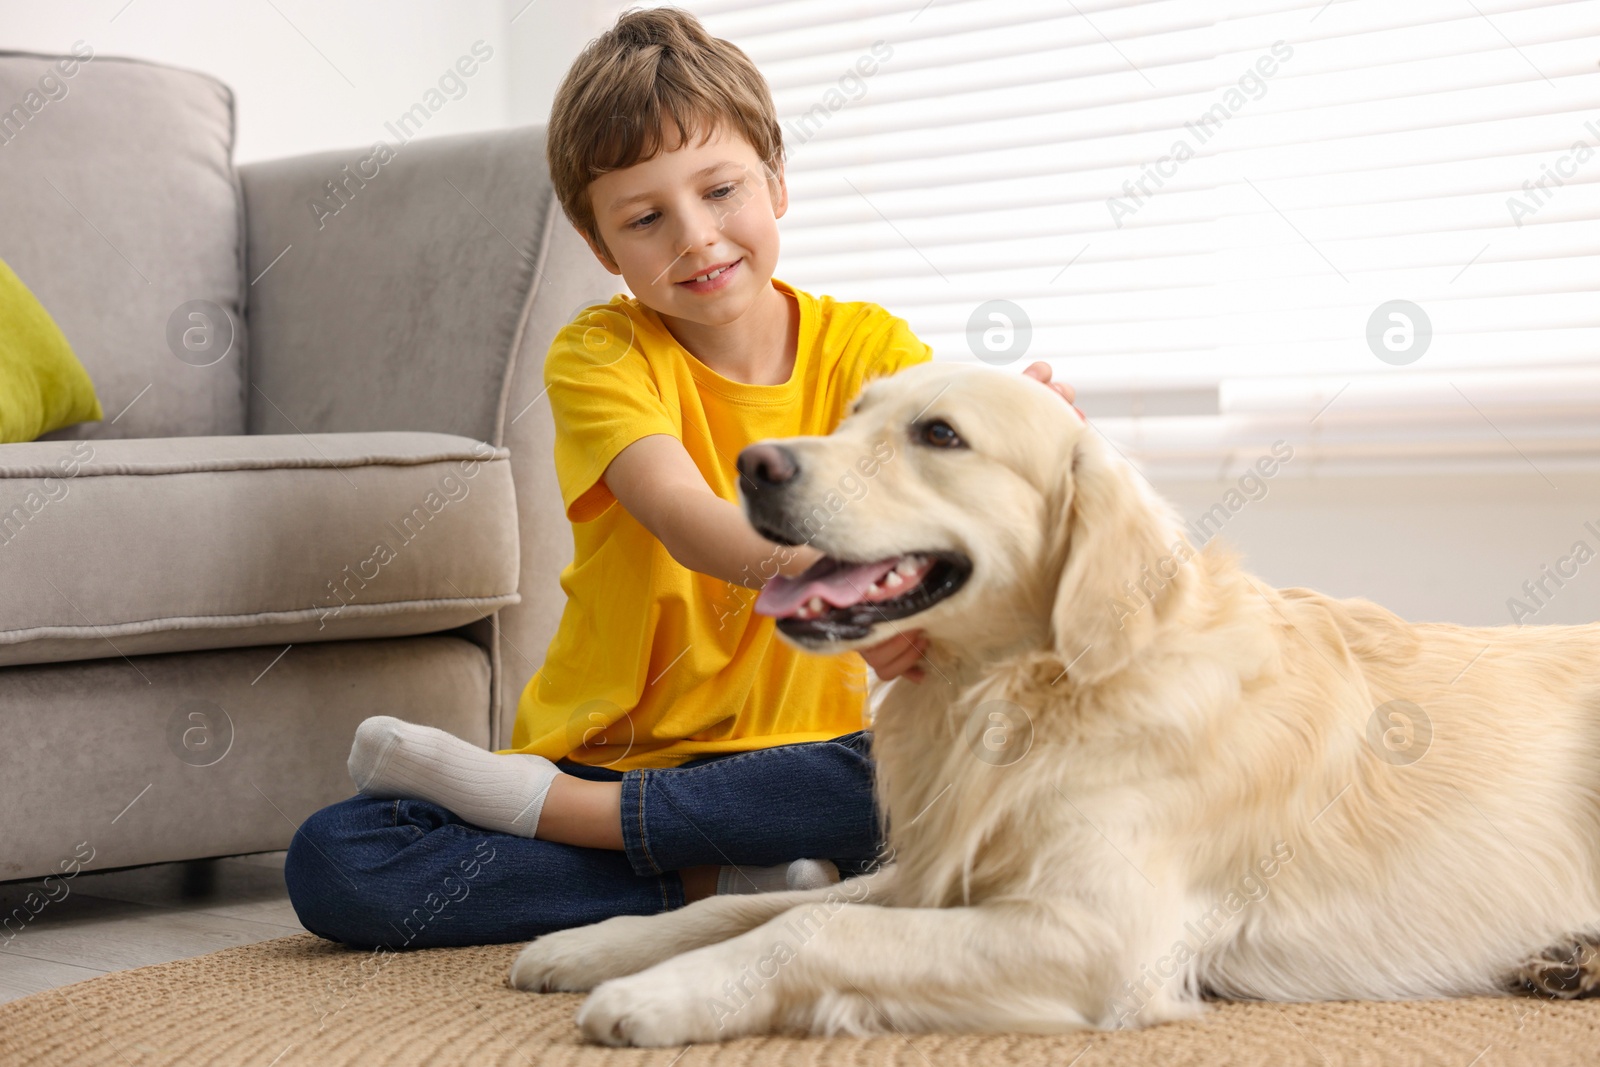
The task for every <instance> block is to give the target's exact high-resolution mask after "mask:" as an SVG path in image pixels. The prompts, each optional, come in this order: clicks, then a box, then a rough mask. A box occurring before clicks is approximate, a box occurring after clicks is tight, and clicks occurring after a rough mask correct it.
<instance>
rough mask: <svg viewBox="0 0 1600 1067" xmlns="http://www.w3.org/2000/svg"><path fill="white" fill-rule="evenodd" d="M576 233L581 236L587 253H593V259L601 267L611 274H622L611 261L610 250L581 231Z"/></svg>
mask: <svg viewBox="0 0 1600 1067" xmlns="http://www.w3.org/2000/svg"><path fill="white" fill-rule="evenodd" d="M578 233H579V234H581V235H582V236H583V241H584V243H585V244H587V245H588V246H589V251H591V252H593V253H594V258H596V259H598V260H599V261H600V265H601V266H602V267H604V268H605V269H606V270H608V271H610V272H611V273H612V274H621V273H622V268H621V267H618V266H617V264H616V262H615V261H614V260H612V258H611V252H610V250H609V249H607V248H606V246H605V245H604V244H603V243H601V242H599V241H597V240H595V239H594V237H592V236H590V235H589V234H588V233H587V232H585V231H583V230H578Z"/></svg>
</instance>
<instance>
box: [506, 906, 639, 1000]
mask: <svg viewBox="0 0 1600 1067" xmlns="http://www.w3.org/2000/svg"><path fill="white" fill-rule="evenodd" d="M653 918H658V916H648V915H618V916H614V917H612V918H610V919H606V920H604V921H603V922H597V923H594V924H593V925H590V926H578V927H574V928H573V929H570V930H557V931H555V932H554V933H549V934H545V935H544V936H543V937H541V938H539V939H538V940H537V941H533V942H530V943H529V944H528V946H527V947H526V948H524V949H523V950H522V951H521V952H520V953H518V955H517V958H516V961H515V962H513V963H512V964H511V975H510V979H509V980H510V983H511V988H513V989H525V990H528V991H529V992H534V993H551V992H565V993H586V992H588V991H589V990H591V989H593V988H594V987H595V986H597V985H599V984H600V983H601V982H604V981H605V980H606V979H608V978H619V977H621V976H623V975H628V974H634V973H635V972H638V971H642V970H644V969H645V968H646V967H649V966H650V965H651V964H654V963H656V962H658V958H657V957H656V956H655V955H654V954H653V953H651V952H650V951H649V950H648V948H647V946H648V945H649V944H650V940H651V939H649V938H647V937H645V936H644V929H643V926H644V925H645V924H648V923H649V922H650V920H651V919H653Z"/></svg>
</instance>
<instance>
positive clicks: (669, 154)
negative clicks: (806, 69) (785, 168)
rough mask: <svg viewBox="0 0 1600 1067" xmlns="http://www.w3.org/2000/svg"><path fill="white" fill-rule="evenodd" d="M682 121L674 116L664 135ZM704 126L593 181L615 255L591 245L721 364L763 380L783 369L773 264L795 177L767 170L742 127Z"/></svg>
mask: <svg viewBox="0 0 1600 1067" xmlns="http://www.w3.org/2000/svg"><path fill="white" fill-rule="evenodd" d="M675 132H676V126H675V125H674V124H671V123H668V124H667V127H666V131H665V136H667V137H671V136H673V135H674V134H675ZM698 133H699V131H691V133H690V136H689V138H688V139H687V141H686V142H685V143H683V144H680V145H678V146H676V147H673V148H664V149H663V150H662V151H661V152H658V153H657V154H656V156H655V157H654V158H652V159H648V160H645V161H643V162H640V163H636V164H634V165H633V166H631V167H626V168H624V169H622V170H615V171H610V172H608V173H606V174H602V175H600V176H599V177H598V178H596V179H595V180H594V181H593V182H592V183H590V186H589V196H590V201H591V203H592V204H593V205H594V211H595V219H596V222H597V225H598V226H599V229H600V232H601V235H602V237H603V238H604V240H605V245H606V248H607V249H608V250H609V251H610V253H611V257H612V258H609V259H608V257H607V256H606V255H605V254H604V252H603V251H602V250H601V249H600V248H599V247H596V245H595V244H594V242H592V241H591V242H590V248H591V249H593V251H594V253H595V255H596V256H597V257H598V258H599V259H600V262H601V263H602V264H604V265H605V267H606V269H607V270H609V271H611V272H612V273H613V274H620V275H622V277H623V279H624V281H626V282H627V284H628V288H629V289H631V290H632V291H633V294H634V296H635V297H637V298H638V299H639V300H640V302H642V303H644V304H646V305H647V306H649V307H651V308H652V309H654V310H655V312H656V313H657V314H658V315H659V316H660V317H661V320H662V322H663V324H665V325H666V327H667V328H668V329H669V330H670V331H671V332H672V334H673V336H674V337H676V338H677V339H678V341H679V343H681V344H682V345H683V346H684V347H685V348H686V349H688V350H689V351H690V352H691V353H693V354H694V355H695V356H696V357H697V358H699V359H700V360H701V361H702V362H704V363H706V364H707V365H708V366H710V367H712V369H714V370H716V371H718V372H719V373H722V374H724V375H725V376H728V377H731V378H735V379H738V380H744V381H755V382H758V383H761V384H766V383H767V381H766V380H767V379H769V378H776V379H777V380H778V381H783V380H786V379H787V377H788V374H787V368H786V366H784V363H785V353H786V349H787V347H788V345H787V343H786V342H788V341H789V339H790V338H789V335H790V332H791V331H790V329H789V327H790V309H789V306H788V304H789V301H788V298H787V297H785V296H784V294H783V293H781V292H780V291H778V290H777V289H776V288H774V287H773V285H772V274H773V271H774V269H775V268H776V266H777V261H778V225H777V220H778V219H779V218H781V217H782V216H783V214H784V213H785V212H786V211H787V210H788V206H789V195H788V188H787V186H786V185H785V183H784V180H783V175H782V173H781V171H780V172H779V174H778V175H777V176H776V178H775V179H771V180H769V179H768V178H767V176H766V168H765V166H764V165H763V163H762V161H761V160H760V159H758V158H757V155H756V152H755V149H754V148H752V147H751V145H750V143H749V142H748V141H746V140H745V139H744V138H743V137H742V136H741V135H739V134H738V133H736V132H735V133H729V132H726V131H724V130H722V129H720V128H719V129H717V130H716V131H714V132H713V133H712V135H711V136H710V137H709V138H708V139H706V140H705V141H704V143H699V137H698ZM707 275H714V276H713V277H709V278H708V277H707Z"/></svg>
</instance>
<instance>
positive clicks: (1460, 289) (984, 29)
mask: <svg viewBox="0 0 1600 1067" xmlns="http://www.w3.org/2000/svg"><path fill="white" fill-rule="evenodd" d="M681 6H683V7H686V8H688V9H689V10H691V11H694V12H695V13H696V14H697V15H698V16H699V17H700V18H701V19H702V21H703V22H704V23H705V25H706V26H707V28H708V29H709V30H710V31H711V32H712V33H713V34H715V35H716V36H719V37H724V38H727V39H729V40H731V41H733V42H734V43H735V44H737V45H739V46H740V47H741V48H743V49H744V50H745V51H746V52H747V53H748V54H749V55H750V56H751V57H752V58H753V59H754V60H755V62H756V63H757V64H758V65H759V66H760V67H761V69H762V71H763V72H764V73H765V74H766V76H767V79H768V81H769V83H770V85H771V86H772V90H773V95H774V98H775V100H776V102H777V106H778V113H779V118H780V121H781V122H782V124H783V127H784V130H785V142H786V146H787V148H788V152H789V164H788V181H789V188H790V196H791V203H790V209H789V214H787V215H786V216H785V218H784V220H783V222H782V224H781V225H782V228H783V242H784V247H783V253H782V256H781V258H780V267H779V272H778V273H779V276H780V277H782V278H783V279H784V280H786V281H789V282H792V283H793V284H796V285H799V286H801V287H802V288H806V289H809V290H811V291H814V292H826V293H831V294H832V295H834V296H835V297H838V298H840V299H865V300H873V301H876V302H878V303H880V304H883V305H884V306H885V307H887V308H889V309H890V310H892V311H894V312H895V313H896V314H899V315H901V316H903V317H904V318H906V319H907V320H908V321H909V322H910V323H911V325H912V327H913V329H915V330H916V332H917V333H918V335H919V336H921V337H922V338H923V339H924V340H926V341H927V342H928V343H929V344H931V345H932V346H933V347H934V350H935V353H936V355H937V358H939V359H947V360H962V361H969V362H978V361H979V360H980V359H982V360H985V361H987V362H992V363H996V364H1001V365H1006V366H1009V367H1010V368H1011V369H1012V370H1014V371H1016V370H1020V369H1021V367H1023V366H1025V365H1026V364H1027V363H1029V362H1032V361H1033V360H1034V359H1043V360H1046V361H1048V362H1050V363H1051V364H1052V365H1053V367H1054V369H1055V374H1056V376H1057V377H1058V378H1061V379H1064V380H1067V381H1070V382H1072V383H1074V385H1075V386H1076V387H1077V388H1078V390H1079V394H1080V397H1081V399H1080V401H1079V406H1080V407H1082V408H1083V409H1084V410H1085V412H1087V413H1088V415H1089V417H1090V419H1091V420H1092V421H1093V422H1094V423H1095V424H1096V425H1097V426H1098V427H1099V428H1100V429H1101V430H1102V431H1103V432H1105V433H1106V434H1107V436H1109V437H1110V438H1111V439H1112V440H1113V441H1114V442H1116V443H1117V444H1118V445H1119V447H1121V448H1122V449H1123V450H1124V451H1125V452H1126V453H1127V454H1128V455H1129V456H1130V457H1131V458H1133V459H1135V460H1136V461H1137V462H1139V463H1140V464H1141V466H1144V467H1146V468H1147V469H1150V468H1152V467H1154V468H1157V469H1161V470H1168V471H1173V472H1177V471H1179V470H1191V469H1194V470H1201V469H1203V470H1205V471H1206V472H1211V471H1213V470H1217V469H1218V467H1219V461H1220V462H1221V463H1223V464H1224V465H1225V464H1226V461H1227V460H1228V459H1229V458H1230V457H1233V458H1235V459H1237V460H1239V461H1241V462H1249V461H1251V460H1253V459H1254V458H1255V457H1256V456H1257V455H1259V454H1260V453H1262V452H1264V451H1265V450H1266V449H1267V448H1268V447H1269V446H1270V445H1271V443H1272V442H1273V441H1275V440H1279V439H1282V440H1286V441H1288V442H1289V443H1290V444H1292V445H1293V446H1294V447H1295V448H1296V452H1297V456H1298V455H1302V454H1306V453H1303V452H1302V451H1301V450H1308V453H1309V455H1310V456H1313V457H1315V458H1316V459H1317V460H1318V461H1319V462H1324V463H1325V464H1329V465H1331V466H1327V467H1325V468H1324V469H1332V467H1337V466H1339V465H1341V464H1345V463H1349V464H1351V465H1353V466H1354V467H1357V468H1360V467H1362V465H1363V464H1368V463H1371V462H1374V461H1376V462H1379V463H1382V464H1386V465H1388V466H1390V467H1394V466H1403V465H1406V464H1408V463H1409V464H1421V465H1422V466H1423V467H1424V468H1425V469H1429V470H1438V469H1443V468H1447V467H1449V466H1450V465H1452V464H1458V465H1459V464H1465V465H1471V466H1473V467H1475V468H1476V467H1481V466H1500V467H1504V468H1506V469H1521V470H1524V471H1526V470H1527V469H1528V468H1529V467H1530V466H1532V467H1534V468H1535V469H1538V470H1540V471H1541V472H1542V473H1544V472H1548V471H1549V470H1550V469H1551V468H1552V467H1553V466H1560V465H1562V464H1566V463H1573V462H1592V461H1593V459H1594V458H1595V457H1597V456H1600V360H1597V355H1600V297H1597V295H1596V289H1597V288H1600V195H1597V191H1600V67H1597V60H1600V2H1595V0H1582V2H1572V3H1550V2H1540V0H1406V2H1405V3H1403V4H1398V3H1394V2H1393V0H1327V2H1325V0H1238V2H1224V0H1161V2H1146V3H1117V2H1109V0H1049V2H1042V0H1005V2H995V0H965V2H948V0H936V2H927V0H848V2H846V0H788V2H776V3H774V2H755V0H681ZM619 10H620V8H619ZM995 301H1002V302H1004V303H992V302H995Z"/></svg>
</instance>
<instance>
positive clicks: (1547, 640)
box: [510, 363, 1600, 1046]
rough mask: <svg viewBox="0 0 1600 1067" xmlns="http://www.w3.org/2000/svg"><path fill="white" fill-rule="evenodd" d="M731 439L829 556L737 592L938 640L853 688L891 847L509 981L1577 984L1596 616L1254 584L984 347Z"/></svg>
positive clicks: (1533, 988)
mask: <svg viewBox="0 0 1600 1067" xmlns="http://www.w3.org/2000/svg"><path fill="white" fill-rule="evenodd" d="M738 465H739V468H740V471H741V473H742V474H743V478H742V479H741V493H742V496H743V503H744V508H745V513H746V515H747V517H748V518H749V520H750V522H751V523H752V524H753V525H754V526H755V528H756V529H757V530H759V531H760V532H761V533H762V534H763V535H764V536H766V537H768V538H769V539H771V540H773V541H777V542H779V543H783V544H798V543H800V542H803V541H809V543H811V544H812V545H814V546H815V547H816V548H818V549H819V550H821V551H822V552H824V553H825V554H826V556H827V558H825V559H824V560H822V561H821V562H819V563H818V564H817V565H816V566H815V567H813V568H812V569H811V570H810V571H808V572H807V573H806V574H805V575H802V576H800V577H799V578H795V579H782V578H775V579H773V580H771V581H769V582H768V583H767V586H766V587H765V588H764V589H763V591H762V593H761V596H760V598H759V599H758V600H757V604H756V607H757V610H758V611H763V612H764V613H766V614H770V615H773V616H774V617H776V618H777V622H776V626H777V629H778V631H779V633H780V634H781V635H782V638H783V639H784V640H787V641H789V642H791V643H793V644H794V645H796V646H799V647H801V648H804V649H808V650H811V651H814V652H817V653H834V652H839V651H842V650H847V649H859V648H862V647H866V646H868V645H872V644H876V643H878V642H881V641H884V640H886V639H887V638H889V637H892V636H893V635H894V634H895V633H896V632H898V631H900V630H902V629H903V628H911V627H915V628H919V629H921V630H923V631H924V632H925V634H926V635H927V638H928V646H927V651H926V654H925V656H926V661H927V662H926V665H925V666H926V679H925V681H923V682H921V683H914V682H910V681H908V680H906V679H904V678H899V679H895V680H893V681H890V682H887V683H883V688H881V689H879V690H875V692H874V700H875V712H874V717H873V722H872V727H873V739H872V753H873V756H874V759H875V763H876V775H877V781H876V788H877V790H878V793H879V796H878V800H879V807H880V810H881V818H882V823H883V825H882V829H883V831H884V834H885V840H886V842H887V847H886V855H885V857H884V858H885V859H886V860H887V861H888V862H886V863H884V864H883V865H881V866H880V867H878V868H877V869H875V870H872V871H871V872H870V873H867V874H864V875H861V876H859V877H856V878H851V879H847V880H845V881H843V882H840V883H838V884H837V885H834V886H832V887H830V888H826V889H818V890H805V891H786V892H773V893H766V894H756V895H736V896H713V897H710V898H707V899H704V900H700V901H697V902H695V903H693V904H690V905H688V906H686V907H684V908H681V909H678V910H675V911H672V912H668V913H664V914H660V915H655V916H622V917H617V918H612V919H607V920H605V921H604V922H600V923H596V924H594V925H592V926H587V927H582V928H577V929H571V930H564V931H559V932H556V933H551V934H549V935H546V936H544V937H541V938H539V939H538V940H536V941H534V942H532V943H531V944H529V945H528V946H527V947H526V948H524V949H523V950H522V951H521V954H520V955H519V956H518V957H517V959H516V961H515V963H514V965H513V967H512V969H511V974H510V984H511V985H512V986H514V987H515V988H518V989H527V990H569V991H572V990H576V991H591V992H590V993H589V996H588V997H587V998H586V999H585V1001H584V1003H583V1005H582V1007H581V1009H580V1011H579V1013H578V1018H577V1021H578V1025H579V1027H580V1028H581V1030H582V1032H583V1034H584V1035H585V1036H586V1037H587V1038H589V1039H590V1040H592V1041H596V1042H600V1043H604V1044H609V1045H641V1046H665V1045H677V1044H683V1043H686V1042H707V1041H717V1040H721V1039H726V1038H731V1037H736V1036H742V1035H752V1034H767V1033H772V1032H787V1033H797V1034H819V1035H827V1034H854V1035H866V1034H873V1033H892V1032H900V1033H913V1032H918V1031H936V1030H937V1031H968V1032H993V1031H1013V1032H1033V1033H1053V1032H1060V1031H1067V1030H1072V1029H1085V1028H1086V1029H1102V1030H1103V1029H1114V1028H1120V1027H1142V1026H1148V1025H1151V1024H1157V1023H1163V1022H1168V1021H1173V1020H1182V1019H1188V1018H1192V1017H1194V1016H1196V1015H1197V1014H1199V1013H1202V1012H1204V1011H1206V1010H1208V1001H1210V1000H1213V999H1217V998H1224V999H1259V1000H1267V1001H1280V1002H1286V1001H1317V1000H1344V999H1371V1000H1393V999H1412V998H1439V997H1456V996H1466V995H1480V994H1509V993H1513V992H1523V993H1539V994H1542V995H1545V996H1550V997H1576V996H1581V995H1585V994H1587V993H1590V992H1593V991H1594V990H1595V988H1596V976H1597V974H1600V965H1597V963H1596V955H1597V953H1596V948H1595V946H1596V943H1597V940H1600V864H1597V860H1600V625H1584V626H1525V627H1520V628H1518V627H1512V626H1504V627H1496V628H1475V627H1466V626H1456V625H1450V624H1445V623H1412V622H1407V621H1405V620H1403V619H1401V618H1399V617H1398V616H1396V615H1394V614H1393V613H1392V612H1389V611H1387V610H1385V609H1384V608H1382V607H1380V606H1379V605H1377V604H1375V603H1372V602H1371V601H1369V600H1365V599H1360V598H1354V599H1334V598H1332V597H1328V596H1324V595H1322V594H1320V593H1317V592H1314V591H1312V590H1310V589H1305V588H1288V589H1274V588H1271V587H1269V586H1267V585H1266V584H1265V583H1263V582H1261V581H1260V580H1258V579H1255V578H1253V577H1252V576H1250V575H1249V574H1248V573H1246V572H1245V570H1244V569H1243V568H1242V567H1241V565H1240V561H1239V558H1238V556H1237V554H1236V553H1233V552H1231V551H1229V550H1227V549H1225V548H1223V547H1222V546H1220V545H1219V544H1218V543H1217V542H1216V541H1215V540H1212V541H1209V542H1207V543H1206V544H1205V545H1203V546H1201V547H1199V548H1196V547H1195V546H1194V545H1193V544H1192V543H1190V541H1189V539H1188V538H1187V537H1186V536H1185V532H1184V527H1183V525H1182V524H1181V522H1180V520H1179V519H1178V517H1177V515H1176V514H1175V512H1174V510H1173V509H1172V508H1171V506H1170V505H1168V504H1167V503H1166V502H1165V501H1164V500H1163V499H1162V498H1161V497H1159V496H1158V495H1157V494H1156V493H1155V492H1154V491H1153V490H1152V489H1151V487H1150V486H1149V484H1148V483H1147V482H1146V481H1145V480H1144V479H1143V477H1142V476H1141V475H1140V474H1139V473H1138V472H1137V470H1136V469H1135V468H1134V467H1133V466H1132V465H1131V464H1130V463H1129V462H1128V461H1127V460H1126V459H1124V458H1123V457H1122V456H1121V454H1120V453H1119V452H1118V451H1117V450H1116V449H1115V448H1114V447H1113V446H1112V445H1111V444H1110V442H1109V441H1107V440H1106V439H1105V438H1104V437H1103V436H1101V435H1100V433H1099V432H1098V430H1096V429H1095V428H1094V427H1093V426H1092V425H1090V424H1089V423H1088V422H1087V421H1086V420H1084V419H1083V418H1082V417H1081V416H1080V415H1078V414H1077V413H1075V412H1074V411H1072V410H1071V409H1070V408H1069V406H1068V405H1066V404H1064V403H1063V402H1062V400H1061V398H1060V397H1059V396H1057V395H1056V394H1055V393H1054V392H1053V391H1051V390H1050V389H1049V388H1048V387H1047V386H1044V385H1042V384H1040V383H1038V382H1036V381H1033V380H1031V379H1028V378H1026V377H1020V376H1016V375H1011V374H1007V373H1005V372H1003V371H1000V370H997V369H993V368H987V367H975V366H964V365H952V364H947V363H926V364H919V365H915V366H912V367H910V368H907V369H905V370H903V371H901V372H899V373H897V374H895V375H893V376H890V377H886V378H882V379H879V380H876V381H874V382H871V383H870V384H869V385H868V386H867V387H866V388H865V389H863V390H862V392H861V393H860V395H859V397H858V398H857V400H856V402H855V404H854V406H853V407H852V409H851V410H850V412H849V413H848V414H847V416H846V417H845V418H844V419H843V420H842V421H841V423H840V425H839V426H838V428H837V429H836V430H835V432H834V433H832V434H830V435H828V436H826V437H796V438H789V439H783V440H774V441H764V442H760V443H758V444H755V445H752V446H750V447H749V448H747V449H746V450H745V451H744V452H742V453H741V454H740V456H739V459H738ZM850 475H854V479H855V480H854V481H852V480H850V478H849V477H848V476H850ZM841 485H845V486H859V488H860V491H859V492H852V493H847V494H841V493H840V492H839V487H840V486H841ZM891 575H897V576H898V580H896V579H895V578H891V577H890V576H891ZM879 698H881V699H879Z"/></svg>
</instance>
